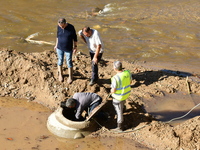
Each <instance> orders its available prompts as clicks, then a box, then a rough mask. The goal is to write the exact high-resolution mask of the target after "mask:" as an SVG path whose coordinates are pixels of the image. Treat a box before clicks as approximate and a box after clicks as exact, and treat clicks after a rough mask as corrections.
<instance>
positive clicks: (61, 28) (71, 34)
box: [54, 18, 77, 84]
mask: <svg viewBox="0 0 200 150" xmlns="http://www.w3.org/2000/svg"><path fill="white" fill-rule="evenodd" d="M54 49H55V50H56V51H57V55H58V79H59V81H61V82H63V71H62V65H63V61H64V55H66V61H67V66H68V73H69V77H68V80H67V82H68V83H69V84H71V83H72V81H73V64H72V54H73V53H75V52H76V51H77V35H76V30H75V28H74V26H73V25H72V24H69V23H67V22H66V20H65V18H60V19H59V20H58V26H57V38H56V45H55V47H54Z"/></svg>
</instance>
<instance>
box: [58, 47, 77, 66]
mask: <svg viewBox="0 0 200 150" xmlns="http://www.w3.org/2000/svg"><path fill="white" fill-rule="evenodd" d="M56 51H57V55H58V66H62V65H63V61H64V54H65V55H66V61H67V66H68V68H71V67H73V64H72V54H73V51H69V52H66V51H62V50H60V49H58V48H57V49H56Z"/></svg>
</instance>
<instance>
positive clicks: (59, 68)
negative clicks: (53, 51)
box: [58, 66, 64, 82]
mask: <svg viewBox="0 0 200 150" xmlns="http://www.w3.org/2000/svg"><path fill="white" fill-rule="evenodd" d="M58 80H59V81H60V82H63V81H64V80H63V71H62V66H58Z"/></svg>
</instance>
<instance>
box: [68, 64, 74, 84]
mask: <svg viewBox="0 0 200 150" xmlns="http://www.w3.org/2000/svg"><path fill="white" fill-rule="evenodd" d="M68 73H69V77H68V80H67V83H68V84H71V83H72V81H73V68H72V67H71V68H68Z"/></svg>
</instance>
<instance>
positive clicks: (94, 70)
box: [90, 52, 103, 81]
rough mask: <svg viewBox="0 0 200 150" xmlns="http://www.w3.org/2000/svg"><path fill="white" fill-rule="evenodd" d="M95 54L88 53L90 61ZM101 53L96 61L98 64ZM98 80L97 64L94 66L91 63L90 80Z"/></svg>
mask: <svg viewBox="0 0 200 150" xmlns="http://www.w3.org/2000/svg"><path fill="white" fill-rule="evenodd" d="M94 55H95V53H91V52H90V57H91V60H92V59H93V57H94ZM102 55H103V53H99V55H98V57H97V59H98V62H99V61H100V60H101V57H102ZM98 79H99V76H98V63H97V64H94V62H93V61H92V78H91V80H93V81H97V80H98Z"/></svg>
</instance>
